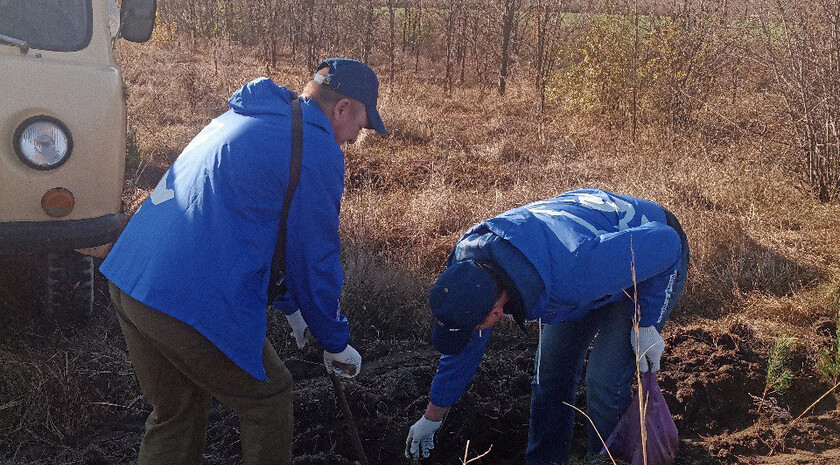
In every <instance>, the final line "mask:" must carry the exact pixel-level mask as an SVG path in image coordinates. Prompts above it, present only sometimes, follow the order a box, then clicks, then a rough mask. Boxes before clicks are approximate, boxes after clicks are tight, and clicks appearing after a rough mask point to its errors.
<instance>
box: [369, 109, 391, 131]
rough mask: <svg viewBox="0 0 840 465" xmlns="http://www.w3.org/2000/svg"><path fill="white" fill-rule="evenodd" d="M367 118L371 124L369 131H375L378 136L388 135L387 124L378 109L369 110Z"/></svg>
mask: <svg viewBox="0 0 840 465" xmlns="http://www.w3.org/2000/svg"><path fill="white" fill-rule="evenodd" d="M367 117H368V122H369V123H370V124H368V126H367V129H373V130H374V131H376V133H377V134H388V130H387V129H385V123H383V122H382V118H381V117H380V116H379V112H378V111H376V108H374V109H372V110H368V112H367Z"/></svg>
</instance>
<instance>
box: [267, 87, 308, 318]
mask: <svg viewBox="0 0 840 465" xmlns="http://www.w3.org/2000/svg"><path fill="white" fill-rule="evenodd" d="M291 99H292V101H291V105H290V106H291V108H292V155H291V162H290V164H289V184H288V186H287V187H286V196H285V197H284V198H283V209H282V210H281V213H280V228H279V229H278V230H277V243H276V244H275V245H274V256H273V257H272V258H271V274H270V276H269V281H268V304H269V305H271V304H273V303H274V301H275V300H276V299H277V297H279V296H281V295H282V294H285V293H286V286H285V283H284V280H285V277H286V223H287V222H288V219H289V208H290V207H291V205H292V197H294V195H295V190H296V189H297V186H298V183H300V170H301V165H302V163H303V111H302V110H301V106H300V100H298V98H297V94H295V93H294V92H292V93H291Z"/></svg>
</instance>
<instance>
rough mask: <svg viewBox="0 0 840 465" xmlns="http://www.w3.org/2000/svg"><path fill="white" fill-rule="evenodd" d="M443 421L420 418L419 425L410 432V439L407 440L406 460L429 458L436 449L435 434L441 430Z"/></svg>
mask: <svg viewBox="0 0 840 465" xmlns="http://www.w3.org/2000/svg"><path fill="white" fill-rule="evenodd" d="M441 423H443V421H442V420H441V421H432V420H428V419H426V415H423V416H421V417H420V419H419V420H417V423H415V424H414V425H412V426H411V428H410V429H409V430H408V437H407V438H406V439H405V458H407V459H414V460H420V458H421V455H422V458H424V459H425V458H426V457H428V456H429V451H431V450H432V449H434V448H435V432H436V431H437V430H438V428H440V425H441Z"/></svg>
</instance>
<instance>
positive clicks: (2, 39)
mask: <svg viewBox="0 0 840 465" xmlns="http://www.w3.org/2000/svg"><path fill="white" fill-rule="evenodd" d="M0 44H6V45H11V46H13V47H17V48H19V49H20V53H22V54H24V55H26V54H27V53H29V44H27V43H26V42H24V41H22V40H20V39H15V38H14V37H9V36H7V35H3V34H0Z"/></svg>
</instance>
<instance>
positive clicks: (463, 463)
mask: <svg viewBox="0 0 840 465" xmlns="http://www.w3.org/2000/svg"><path fill="white" fill-rule="evenodd" d="M491 450H493V444H490V447H488V448H487V450H486V451H484V453H483V454H480V455H477V456H475V457H473V458H471V459H469V460H467V456H468V454H469V453H470V440H469V439H467V446H466V447H465V448H464V458H463V459H462V460H461V465H467V464H468V463H473V462H476V461H478V460H479V459H480V458H482V457H484V456H485V455H487V454H489V453H490V451H491Z"/></svg>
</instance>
